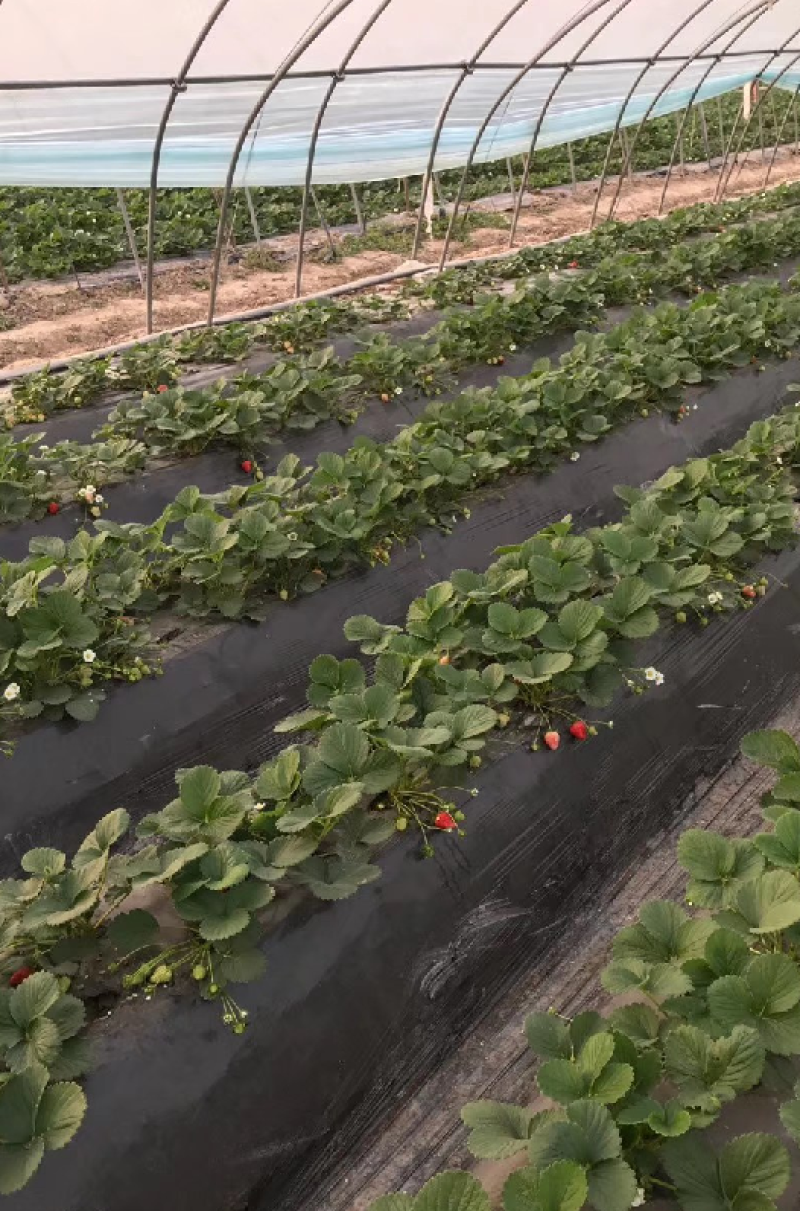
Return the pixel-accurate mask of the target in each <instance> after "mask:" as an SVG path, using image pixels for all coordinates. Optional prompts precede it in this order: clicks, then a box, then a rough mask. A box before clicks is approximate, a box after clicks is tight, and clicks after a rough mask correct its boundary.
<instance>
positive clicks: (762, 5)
mask: <svg viewBox="0 0 800 1211" xmlns="http://www.w3.org/2000/svg"><path fill="white" fill-rule="evenodd" d="M770 3H771V0H758V3H757V4H754V5H752V7H751V8H749V9H747V11H746V12H744V13H740V14H739V15H738V16H737V17H732V18H731V20H730V21H729V22H728V23H727V25H725V26H723V28H722V29H717V30H715V31H714V33H713V34H712V35H711V36H710V37H709V38H706V39H705V41H704V42H702V43H701V44H700V46H699V47H698V49H697V50H696V51H695V52H694V53H693V54H691V55H689V56H687V58H685V59H684V60H683V62H682V63H681V65H680V67H678V69H677V70H676V71H674V72H673V73H672V75H671V76H670V77H669V79H668V80H667V81H666V83H665V84H663V85H662V86H661V88H660V89H659V90H658V92H657V93H656V95H655V96H654V97H653V99H652V101H651V102H650V104H649V105H648V107H647V109H646V110H645V112H644V116H643V117H642V120H641V122H640V123H639V125H638V126H637V127H636V130H635V132H634V135H633V141H632V143H631V152H630V154H631V157H632V156H633V153H634V151H635V150H636V145H637V143H638V142H639V138H640V137H641V134H642V131H643V130H644V127H645V124H646V122H647V120H648V118H649V117H650V115H651V114H652V113H653V112H654V110H655V109H656V107H657V106H658V103H659V101H660V100H661V98H662V97H663V96H664V94H665V93H667V92H668V91H669V89H670V88H671V87H672V85H673V84H674V83H675V81H676V80H677V79H678V77H679V76H680V75H682V73H683V72H684V71H685V70H686V68H687V67H690V66H691V64H692V63H694V61H695V60H696V59H697V58H698V56H699V55H705V53H706V51H707V50H708V47H709V46H712V45H713V44H714V42H717V41H718V40H719V39H720V38H721V37H723V36H724V35H725V34H727V33H729V32H730V30H731V29H734V28H736V27H738V26H740V25H741V24H742V22H743V21H745V19H746V18H750V21H749V23H748V24H747V25H745V27H744V29H740V30H738V31H737V33H736V35H735V36H734V37H733V38H732V39H731V41H730V42H729V43H728V45H727V46H726V47H725V52H723V53H722V54H719V55H715V56H714V57H713V58H712V59H711V62H710V63H709V66H708V68H707V69H706V72H705V74H704V75H703V77H701V81H700V84H698V86H697V87H696V88H695V90H694V92H693V93H692V96H691V98H690V100H689V104H690V105H692V104H694V101H695V100H696V98H697V95H698V93H699V91H700V88H701V86H702V84H703V82H704V81H705V80H706V79H707V78H708V76H709V75H710V73H711V72H712V71H713V70H714V67H715V66H716V65H717V63H719V62H720V60H721V59H722V58H723V56H724V53H726V52H727V51H728V50H729V49H730V47H731V46H733V44H734V43H735V42H736V41H737V39H738V38H740V37H741V36H742V35H743V34H744V33H746V32H747V30H748V29H749V28H750V26H751V25H754V24H755V22H756V21H758V20H759V19H760V18H761V17H762V16H763V14H764V13H765V12H766V11H767V8H768V7H769V4H770ZM703 8H705V5H703V6H702V7H701V9H700V10H699V11H700V12H702V10H703ZM697 15H698V14H697V12H695V13H694V14H693V17H694V16H697ZM678 32H680V30H678V31H676V33H678ZM671 40H672V39H670V41H671ZM660 53H661V52H660V51H659V54H660ZM686 112H688V111H685V112H684V119H685V117H686ZM674 150H675V149H674V148H673V157H672V164H674V163H675V156H674ZM626 167H627V165H623V167H622V171H621V172H620V175H619V178H618V180H617V187H616V189H615V191H614V196H613V198H612V199H611V206H610V208H609V211H608V215H607V216H606V217H607V219H612V218H613V217H614V211H615V210H616V208H617V203H618V202H619V198H620V194H621V193H622V182H623V178H624V176H625V169H626Z"/></svg>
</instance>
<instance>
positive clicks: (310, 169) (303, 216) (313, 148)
mask: <svg viewBox="0 0 800 1211" xmlns="http://www.w3.org/2000/svg"><path fill="white" fill-rule="evenodd" d="M391 3H392V0H381V3H380V4H379V5H378V7H377V8H376V9H375V12H374V13H373V14H372V16H371V17H370V18H369V19H368V20H367V21H366V22H365V23H364V25H363V26H362V27H361V29H360V30H359V32H358V35H357V37H356V38H355V39H354V40H353V42H352V43H351V45H350V47H349V48H348V50H347V53H346V54H345V56H344V58H343V59H342V61H341V63H340V64H339V70H338V72H337V73H336V75H335V76H334V77H333V79H332V80H331V82H330V84H329V85H328V90H327V92H326V93H325V96H324V97H323V99H322V104H321V105H320V107H319V110H318V112H317V117H316V120H315V122H314V126H313V128H312V131H311V141H310V143H309V147H308V163H307V164H306V177H305V182H304V185H303V201H302V203H301V206H300V231H299V241H300V243H299V247H298V249H297V271H296V273H295V281H294V296H295V298H299V297H300V291H301V289H302V284H303V251H304V248H305V242H306V227H307V225H308V199H309V197H310V195H311V184H312V177H313V173H314V157H315V155H316V152H317V141H318V139H319V132H320V129H321V128H322V122H323V119H324V117H325V114H326V112H327V109H328V105H329V104H330V100H331V97H332V96H333V94H334V92H335V91H336V88H337V86H338V85H339V83H340V82H341V81H342V80H343V79H344V78H345V72H346V71H347V67H348V64H349V63H350V60H351V59H352V58H353V55H354V54H355V53H356V51H357V50H358V48H359V47H360V46H361V43H362V42H363V41H364V39H365V38H366V36H367V34H368V33H369V32H370V30H371V29H372V27H373V26H374V25H375V23H376V22H377V20H378V18H379V17H381V16H382V14H383V13H384V12H385V11H386V9H387V8H388V7H389V5H390V4H391Z"/></svg>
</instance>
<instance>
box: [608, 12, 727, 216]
mask: <svg viewBox="0 0 800 1211" xmlns="http://www.w3.org/2000/svg"><path fill="white" fill-rule="evenodd" d="M713 3H714V0H702V3H701V4H700V5H699V6H698V7H697V8H696V9H694V11H693V12H691V13H689V15H688V17H685V18H684V20H683V21H682V22H681V24H680V25H679V26H678V28H677V29H674V30H673V31H672V33H671V34H670V35H669V37H668V38H666V39H665V40H664V41H663V42H662V43H661V45H660V46H659V47H658V48H657V50H656V52H655V54H654V55H653V57H652V58H651V59H648V60H647V62H646V63H645V65H644V67H643V68H642V70H641V71H640V72H639V74H638V75H637V77H636V79H635V80H634V82H633V84H632V85H631V86H630V88H629V89H628V92H627V94H626V96H625V100H624V101H623V102H622V107H621V108H620V111H619V113H618V114H617V120H616V122H615V123H614V129H613V130H612V132H611V137H610V138H609V140H608V146H607V147H606V154H605V159H604V161H603V170H602V172H601V174H600V184H599V185H598V187H597V193H596V194H595V198H594V206H593V207H592V218H591V221H590V223H589V230H590V231H591V230H593V229H594V227H595V225H596V223H597V215H598V212H599V210H600V199H601V198H602V196H603V189H604V188H605V184H606V179H607V178H608V170H609V167H610V166H611V153H612V151H613V149H614V142H615V140H616V138H617V136H618V135H619V134H620V131H621V130H622V123H623V121H624V118H625V114H626V113H627V111H628V106H629V105H630V103H631V101H632V100H633V98H634V96H635V95H636V90H637V89H638V87H639V85H640V84H641V83H642V80H644V78H645V76H646V75H647V73H648V72H649V71H650V69H651V68H652V67H654V66H655V64H656V63H657V62H658V60H659V58H660V56H661V55H663V53H664V51H665V50H666V49H667V47H668V46H669V44H670V43H671V42H674V40H675V39H676V38H677V37H678V36H679V35H680V34H682V33H683V31H684V30H685V29H686V28H687V27H688V26H689V25H691V23H692V22H693V21H694V20H695V18H696V17H699V16H700V15H701V14H702V13H703V12H704V10H705V9H707V8H708V7H709V5H710V4H713ZM620 147H621V148H622V147H623V144H622V140H621V139H620ZM622 156H623V162H622V164H621V165H620V180H621V179H622V173H623V171H624V164H625V152H624V150H623V151H622ZM632 158H633V150H632V149H631V153H630V156H629V161H630V160H632Z"/></svg>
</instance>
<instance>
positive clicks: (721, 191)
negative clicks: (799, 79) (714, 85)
mask: <svg viewBox="0 0 800 1211" xmlns="http://www.w3.org/2000/svg"><path fill="white" fill-rule="evenodd" d="M799 33H800V25H799V26H798V27H797V28H796V29H794V30H793V31H792V33H791V34H790V35H789V37H788V38H787V39H786V41H785V42H783V43H782V45H781V46H780V47H779V48H778V50H776V51H774V52H773V53H772V54H771V55H770V57H769V58H768V59H767V61H766V63H765V64H764V66H763V67H762V68H761V70H760V71H759V73H758V74H759V76H761V75H763V74H764V72H765V71H768V70H769V67H770V64H772V63H774V62H775V60H776V59H777V58H778V57H779V56H780V55H782V54H783V52H784V51H785V50H786V47H787V46H789V45H791V43H792V42H793V41H794V39H795V38H796V37H797V35H798V34H799ZM799 59H800V54H797V55H794V56H793V57H792V58H791V59H790V60H789V62H788V63H787V64H786V66H785V67H784V68H782V69H781V70H780V72H779V73H778V75H777V76H776V77H775V79H774V80H770V82H769V84H768V85H767V87H766V88H765V89H764V91H763V92H759V96H758V100H757V101H756V104H755V108H754V109H753V112H752V113H751V114H750V117H749V118H748V120H747V122H745V124H744V127H743V129H742V133H741V135H740V137H739V142H738V143H737V144H736V150H735V152H734V153H733V159H732V160H731V164H730V167H729V168H728V171H727V174H726V172H725V167H726V165H725V163H723V165H722V172H721V173H720V179H719V181H718V183H717V192H716V195H715V198H714V200H715V201H719V200H720V199H721V198H723V197H724V196H725V190H726V189H727V188H728V185H729V184H730V179H731V176H732V175H733V169H734V167H735V165H736V160H737V157H738V155H739V152H740V151H741V149H742V144H743V143H744V140H745V136H746V134H747V131H748V130H749V128H750V124H751V122H752V121H753V115H754V114H755V113H758V114H759V115H761V112H762V110H761V107H762V105H763V104H764V102H765V101H766V99H767V97H768V96H770V94H771V93H772V90H773V88H774V87H775V85H776V84H777V83H778V81H779V80H782V79H783V77H784V76H785V75H786V73H787V71H791V69H792V68H793V67H794V65H795V63H797V61H798V60H799ZM726 160H727V156H726ZM737 179H738V178H737Z"/></svg>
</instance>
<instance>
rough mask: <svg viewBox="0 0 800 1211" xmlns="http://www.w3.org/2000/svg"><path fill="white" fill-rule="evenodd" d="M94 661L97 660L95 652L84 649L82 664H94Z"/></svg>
mask: <svg viewBox="0 0 800 1211" xmlns="http://www.w3.org/2000/svg"><path fill="white" fill-rule="evenodd" d="M96 659H97V652H93V651H92V649H91V648H86V650H85V651H84V653H83V663H84V664H94V662H95V660H96Z"/></svg>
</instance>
